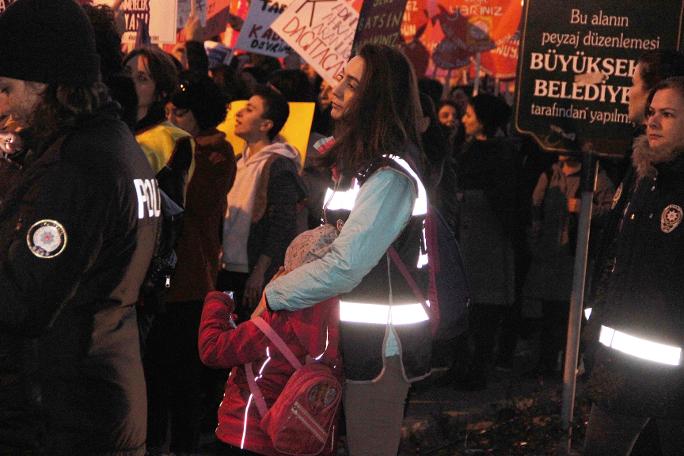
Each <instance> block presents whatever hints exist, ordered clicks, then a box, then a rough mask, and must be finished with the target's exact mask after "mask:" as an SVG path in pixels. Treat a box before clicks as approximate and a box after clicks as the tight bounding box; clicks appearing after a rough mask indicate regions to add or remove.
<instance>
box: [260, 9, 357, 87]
mask: <svg viewBox="0 0 684 456" xmlns="http://www.w3.org/2000/svg"><path fill="white" fill-rule="evenodd" d="M352 3H353V2H352V1H351V0H295V1H294V2H293V3H292V4H291V5H290V6H289V7H288V8H287V9H286V10H285V12H283V14H281V15H280V17H279V18H278V19H276V21H275V22H274V23H273V24H272V25H271V29H272V30H273V31H275V32H276V33H277V34H278V35H280V37H281V38H282V39H283V40H285V41H286V42H287V44H289V45H290V47H292V49H294V50H295V51H296V52H297V53H298V54H299V55H300V56H301V57H302V58H303V59H304V60H305V61H306V62H307V63H308V64H309V65H311V66H312V67H313V68H314V69H315V70H316V72H318V74H320V75H321V76H322V77H323V78H324V79H325V80H326V81H328V82H329V83H331V84H333V83H335V81H336V79H337V77H338V76H339V75H341V74H342V71H343V70H344V65H345V63H346V62H347V60H348V59H349V56H350V55H351V49H352V42H353V40H354V34H355V32H356V25H357V24H358V21H359V13H358V11H356V10H355V9H354V8H353V6H352Z"/></svg>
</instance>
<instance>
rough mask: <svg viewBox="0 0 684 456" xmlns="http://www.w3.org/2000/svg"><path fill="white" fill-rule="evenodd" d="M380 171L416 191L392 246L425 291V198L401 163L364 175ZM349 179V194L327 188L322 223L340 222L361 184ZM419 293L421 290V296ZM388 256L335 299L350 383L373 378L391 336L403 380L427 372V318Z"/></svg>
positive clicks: (391, 160) (391, 161)
mask: <svg viewBox="0 0 684 456" xmlns="http://www.w3.org/2000/svg"><path fill="white" fill-rule="evenodd" d="M382 167H391V168H393V169H395V170H397V171H400V172H401V173H403V174H405V175H406V176H407V177H409V178H410V179H411V181H412V182H413V183H414V184H415V186H416V188H417V190H418V191H417V194H418V197H417V198H416V201H415V204H414V209H413V214H412V216H411V219H410V221H409V223H408V224H407V226H406V228H404V231H403V232H402V233H401V234H400V235H399V237H398V238H397V239H396V240H395V241H394V242H393V244H392V246H393V247H394V249H395V250H396V251H397V253H398V254H399V257H400V258H401V259H402V261H403V263H404V264H405V265H406V266H407V268H408V269H409V272H410V273H411V275H412V276H413V278H414V279H415V280H416V282H417V283H418V285H419V286H420V287H421V289H422V290H427V281H428V275H427V268H425V267H424V266H425V265H427V252H426V248H425V245H426V244H425V236H424V230H423V225H424V222H425V217H426V215H427V203H428V201H427V193H426V191H425V187H424V186H423V183H422V182H421V180H420V178H419V177H418V175H417V174H416V173H415V172H414V170H413V169H412V168H411V166H410V165H409V164H408V162H407V161H405V160H403V159H402V158H399V157H396V156H387V157H385V158H384V159H383V160H382V161H381V162H379V163H377V164H375V166H373V167H371V168H369V170H368V172H367V173H366V174H365V175H366V176H368V177H369V176H370V175H372V174H373V173H374V172H375V171H377V170H378V169H380V168H382ZM364 181H365V180H364V178H363V176H359V177H357V178H356V179H354V181H353V183H352V186H351V188H350V189H349V190H346V191H340V190H336V191H335V190H332V189H328V193H327V194H326V198H325V201H326V204H325V207H324V213H325V215H326V221H327V222H328V223H333V224H335V223H337V224H338V225H339V224H340V222H343V221H344V220H346V217H347V216H348V215H349V213H350V212H351V211H352V210H353V208H354V202H355V200H356V197H357V195H358V193H359V190H360V186H361V185H363V182H364ZM423 292H424V293H425V291H423ZM425 305H429V303H421V302H419V301H418V298H417V297H416V296H415V294H414V293H413V291H412V289H411V287H410V286H409V284H408V283H407V282H406V280H405V279H404V277H403V276H402V275H401V273H400V272H399V269H398V268H397V267H396V265H395V264H393V263H392V261H391V260H390V257H389V255H388V254H385V256H384V257H383V258H382V259H381V260H380V261H379V262H378V264H377V265H376V266H375V267H374V268H373V269H372V270H371V271H370V272H369V273H368V274H367V275H366V276H365V277H364V278H363V279H362V281H361V283H360V284H359V285H358V286H357V287H356V288H354V290H352V291H351V292H350V293H347V294H345V295H343V296H340V339H341V347H342V353H343V356H344V369H345V376H346V378H347V379H348V380H352V381H370V380H373V379H375V378H377V377H378V376H379V375H380V374H381V373H382V370H383V366H384V357H385V354H384V349H385V343H386V338H387V337H388V335H389V332H390V331H392V330H393V331H394V333H395V334H396V338H397V340H398V344H399V349H400V356H401V360H402V365H403V370H404V376H405V377H406V380H408V381H414V380H418V379H420V378H423V377H425V376H426V375H428V374H429V372H430V354H431V345H432V342H431V334H430V322H429V318H428V314H427V312H426V310H425V308H424V306H425Z"/></svg>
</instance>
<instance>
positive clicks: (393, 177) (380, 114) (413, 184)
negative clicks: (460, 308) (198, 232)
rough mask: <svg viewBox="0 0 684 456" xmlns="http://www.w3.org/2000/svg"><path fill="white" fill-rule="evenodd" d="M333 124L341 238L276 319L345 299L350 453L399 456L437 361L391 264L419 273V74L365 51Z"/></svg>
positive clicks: (331, 160)
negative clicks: (411, 404) (419, 389)
mask: <svg viewBox="0 0 684 456" xmlns="http://www.w3.org/2000/svg"><path fill="white" fill-rule="evenodd" d="M332 117H333V119H335V121H336V122H337V127H338V129H337V134H336V138H335V140H336V142H335V144H334V145H333V146H332V147H331V148H330V149H329V150H328V151H327V152H326V154H325V155H324V162H325V163H326V165H328V166H329V167H332V168H333V170H334V172H335V173H336V175H338V176H340V177H339V178H338V179H337V184H336V191H335V192H334V193H333V191H332V190H331V191H330V195H331V199H330V200H329V201H328V204H327V206H326V207H327V209H326V213H327V217H328V222H329V223H332V224H335V225H337V226H341V227H342V229H341V232H340V235H339V237H338V238H337V239H336V240H335V241H334V242H333V244H332V248H331V250H330V252H329V253H328V254H326V255H324V256H323V257H322V258H321V259H318V260H315V261H313V262H311V263H308V264H306V265H304V266H301V267H300V268H297V269H295V270H294V271H292V272H290V273H289V274H287V275H286V276H283V277H279V278H278V279H276V280H274V281H273V282H271V283H270V284H269V285H268V286H267V287H266V291H265V297H266V300H267V301H268V306H269V307H270V308H271V309H273V310H296V309H302V308H306V307H311V306H313V305H315V304H316V303H318V302H321V301H324V300H325V299H328V298H330V297H333V296H336V295H342V297H341V300H340V320H341V322H340V331H341V336H342V340H343V347H342V349H343V356H344V369H345V377H346V384H345V399H344V407H345V413H346V423H347V447H348V450H349V453H350V454H351V455H354V456H357V455H375V456H377V455H387V456H390V455H391V456H394V455H396V454H397V449H398V446H399V439H400V431H401V423H402V417H403V411H404V401H405V399H406V395H407V392H408V389H409V386H410V382H411V381H414V380H417V379H420V378H423V377H425V376H426V375H428V373H429V371H430V350H431V338H430V329H429V321H428V317H427V315H426V314H425V310H424V309H423V307H422V306H421V305H420V304H418V303H416V297H415V295H414V294H413V292H412V291H411V288H410V287H409V286H408V285H407V283H406V279H405V278H404V277H403V276H402V275H401V274H400V273H399V272H398V270H397V268H394V267H393V268H391V269H392V271H391V273H390V272H389V271H388V268H389V259H388V257H387V256H386V255H387V251H388V249H389V248H390V247H391V246H394V247H395V248H396V251H397V252H399V254H400V255H401V257H402V258H403V259H404V261H405V263H406V264H408V265H410V267H412V268H415V267H416V266H415V265H416V259H417V258H418V256H419V248H420V245H419V243H420V237H421V236H420V233H421V232H422V231H421V230H422V226H423V225H422V223H423V220H424V217H425V213H426V209H427V207H426V206H427V205H426V203H427V202H426V197H425V190H424V187H423V185H422V183H421V182H420V180H419V179H418V178H417V174H416V171H414V169H413V167H412V166H415V165H409V162H411V163H415V164H418V163H421V161H422V159H421V151H420V150H419V149H418V148H417V147H416V144H419V141H420V138H419V132H418V126H417V123H418V120H419V118H420V102H419V98H418V87H417V84H416V79H415V74H414V72H413V67H412V66H411V64H410V62H409V61H408V60H407V59H406V57H405V56H404V55H403V54H401V53H400V52H399V51H397V50H395V49H393V48H390V47H387V46H376V45H366V46H364V47H363V48H362V49H361V51H360V54H359V55H358V56H356V57H354V58H353V59H351V60H350V61H349V62H348V64H347V66H346V68H345V69H344V71H343V77H342V79H341V80H340V82H339V84H338V85H337V87H336V88H335V89H334V91H333V96H332ZM414 206H415V208H414ZM333 211H334V212H333ZM333 214H335V215H334V216H333ZM412 214H413V215H412ZM346 216H348V218H347V217H346ZM345 218H346V222H343V220H344V219H345ZM412 271H414V272H416V270H415V269H412ZM390 290H391V291H390ZM392 302H394V304H395V306H394V308H397V310H396V312H397V314H396V318H397V319H396V320H395V321H394V322H392V323H390V322H388V317H389V307H390V304H391V303H392ZM265 305H266V304H265V302H264V301H262V304H260V307H259V308H258V309H257V311H256V312H255V314H259V313H260V312H261V311H263V310H264V309H265ZM374 310H375V311H374ZM392 312H393V315H395V314H394V312H395V311H394V310H393V311H392ZM399 314H401V318H400V317H399Z"/></svg>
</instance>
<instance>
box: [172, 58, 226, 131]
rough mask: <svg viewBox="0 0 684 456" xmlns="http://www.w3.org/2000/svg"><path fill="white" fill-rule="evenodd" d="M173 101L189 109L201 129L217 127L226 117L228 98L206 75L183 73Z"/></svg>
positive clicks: (178, 106) (176, 104) (182, 107)
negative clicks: (226, 98)
mask: <svg viewBox="0 0 684 456" xmlns="http://www.w3.org/2000/svg"><path fill="white" fill-rule="evenodd" d="M171 103H173V105H174V106H176V107H177V108H181V109H189V110H190V111H192V115H193V116H195V120H196V121H197V125H199V127H200V129H201V130H207V129H210V128H215V127H216V125H218V124H219V123H221V122H222V121H223V120H224V119H225V117H226V100H225V98H224V96H223V94H222V93H221V90H220V89H219V87H218V86H217V85H216V84H215V83H214V81H212V80H211V78H209V77H208V76H206V75H203V74H202V75H200V74H196V73H192V72H189V71H186V72H183V73H181V75H180V76H179V78H178V85H177V87H176V90H175V91H174V93H173V94H172V95H171Z"/></svg>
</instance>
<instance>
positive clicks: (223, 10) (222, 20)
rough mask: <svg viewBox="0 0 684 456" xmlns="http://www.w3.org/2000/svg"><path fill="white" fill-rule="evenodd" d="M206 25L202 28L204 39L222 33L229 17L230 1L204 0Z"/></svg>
mask: <svg viewBox="0 0 684 456" xmlns="http://www.w3.org/2000/svg"><path fill="white" fill-rule="evenodd" d="M206 2H207V23H206V26H205V27H204V32H205V34H206V35H205V36H206V37H214V36H217V35H219V34H221V33H223V32H224V30H225V29H226V24H227V23H228V18H229V17H230V0H206Z"/></svg>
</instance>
